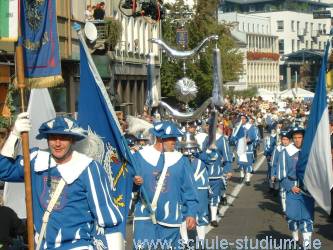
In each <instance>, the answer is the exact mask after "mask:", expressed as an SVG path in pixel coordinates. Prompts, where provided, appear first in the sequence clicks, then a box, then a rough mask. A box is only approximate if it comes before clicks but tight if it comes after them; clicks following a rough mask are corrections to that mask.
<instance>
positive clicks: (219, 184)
mask: <svg viewBox="0 0 333 250" xmlns="http://www.w3.org/2000/svg"><path fill="white" fill-rule="evenodd" d="M203 145H204V146H203V152H207V150H209V148H208V147H209V145H208V137H206V139H205V141H204V143H203ZM216 153H217V159H216V160H215V161H214V162H213V163H211V164H208V179H209V186H210V187H211V194H210V217H211V225H212V226H213V227H217V226H218V223H217V212H218V211H217V210H218V205H219V204H220V202H221V197H222V199H223V200H222V204H223V205H227V200H226V189H227V180H228V179H230V178H231V176H232V173H231V170H232V166H231V163H232V155H231V152H230V148H229V142H228V140H227V139H226V138H225V137H224V136H223V135H221V134H216Z"/></svg>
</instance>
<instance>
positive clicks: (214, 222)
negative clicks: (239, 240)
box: [210, 220, 219, 227]
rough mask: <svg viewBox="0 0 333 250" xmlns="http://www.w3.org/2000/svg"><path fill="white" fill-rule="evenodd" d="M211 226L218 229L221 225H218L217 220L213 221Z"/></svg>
mask: <svg viewBox="0 0 333 250" xmlns="http://www.w3.org/2000/svg"><path fill="white" fill-rule="evenodd" d="M210 225H211V226H212V227H218V226H219V224H217V221H216V220H213V221H211V222H210Z"/></svg>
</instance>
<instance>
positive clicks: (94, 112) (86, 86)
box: [78, 37, 132, 237]
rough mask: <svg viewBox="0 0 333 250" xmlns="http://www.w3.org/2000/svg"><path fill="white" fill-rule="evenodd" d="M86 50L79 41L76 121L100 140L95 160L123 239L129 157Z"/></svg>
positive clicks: (126, 209)
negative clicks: (104, 178)
mask: <svg viewBox="0 0 333 250" xmlns="http://www.w3.org/2000/svg"><path fill="white" fill-rule="evenodd" d="M80 40H81V37H80ZM83 42H84V41H83ZM87 51H88V49H87V47H86V44H85V43H82V40H81V43H80V95H79V105H78V122H79V124H80V126H81V127H83V128H84V129H87V130H88V131H90V132H89V133H94V134H96V135H98V136H99V137H100V138H101V139H102V140H103V142H102V145H100V147H99V148H98V150H96V155H95V156H96V157H94V158H95V159H96V158H97V159H96V160H98V161H99V162H100V163H101V164H102V165H103V166H104V168H105V170H106V172H107V174H108V175H109V178H110V181H111V182H112V183H111V184H112V191H113V192H112V195H113V201H114V203H115V204H116V205H117V206H118V208H119V209H120V211H121V213H122V215H123V218H124V221H123V222H122V223H121V224H120V225H118V226H116V227H115V228H114V230H115V232H122V233H123V235H124V237H125V235H126V234H125V233H126V217H127V214H128V209H129V201H130V198H131V191H132V178H130V176H129V166H130V165H132V164H130V163H131V157H132V155H131V153H130V151H129V148H128V146H127V143H126V140H125V138H124V136H123V134H122V132H121V129H120V125H119V123H118V120H117V117H116V115H115V112H114V110H113V106H112V104H111V102H110V99H109V96H108V94H107V92H106V88H105V86H104V83H103V81H102V79H101V77H100V75H99V73H98V71H97V69H96V66H95V64H94V63H93V61H92V58H91V56H90V54H88V53H89V52H87Z"/></svg>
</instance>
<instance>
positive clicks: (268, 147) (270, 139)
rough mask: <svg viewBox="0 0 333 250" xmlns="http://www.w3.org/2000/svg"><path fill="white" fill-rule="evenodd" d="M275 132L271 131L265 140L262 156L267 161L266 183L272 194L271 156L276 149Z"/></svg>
mask: <svg viewBox="0 0 333 250" xmlns="http://www.w3.org/2000/svg"><path fill="white" fill-rule="evenodd" d="M276 137H277V135H276V130H275V129H272V131H271V134H270V135H269V136H267V137H266V138H265V149H264V156H266V160H267V181H268V183H269V191H270V192H273V191H274V185H273V182H272V180H271V177H272V175H271V172H272V164H271V163H272V161H271V160H272V155H273V152H274V149H275V147H276V142H277V139H276Z"/></svg>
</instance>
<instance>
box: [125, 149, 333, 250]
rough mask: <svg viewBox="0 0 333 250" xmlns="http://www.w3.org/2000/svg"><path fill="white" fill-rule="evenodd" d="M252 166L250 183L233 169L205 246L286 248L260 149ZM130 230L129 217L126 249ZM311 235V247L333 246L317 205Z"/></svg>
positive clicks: (332, 226) (330, 227) (331, 230)
mask: <svg viewBox="0 0 333 250" xmlns="http://www.w3.org/2000/svg"><path fill="white" fill-rule="evenodd" d="M254 167H255V170H256V171H255V174H254V175H253V176H252V177H251V185H250V186H246V185H244V183H240V178H239V172H234V176H233V177H232V179H231V181H230V182H229V184H228V190H227V199H228V206H223V207H222V208H221V209H220V214H221V217H220V221H219V226H218V227H217V228H212V227H210V226H209V228H208V229H207V235H206V241H205V245H206V249H288V245H289V239H291V234H290V232H289V230H288V227H287V222H286V219H285V218H284V216H283V214H282V209H281V206H280V203H279V197H278V196H277V195H274V194H271V193H269V192H268V191H269V189H268V185H267V183H266V180H265V177H266V160H265V158H264V156H263V155H262V153H259V155H258V160H257V161H256V163H255V166H254ZM132 230H133V228H132V223H131V221H130V220H129V223H128V226H127V246H126V249H132ZM190 235H192V238H193V239H195V234H191V232H190ZM312 239H313V240H315V241H314V242H315V243H313V244H315V245H313V246H312V249H325V250H326V249H333V223H332V222H328V216H327V215H326V214H325V212H324V211H323V210H322V209H320V208H316V211H315V220H314V233H313V235H312ZM319 246H320V247H319ZM190 249H191V248H190ZM192 249H196V248H192ZM297 249H301V248H299V247H297Z"/></svg>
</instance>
